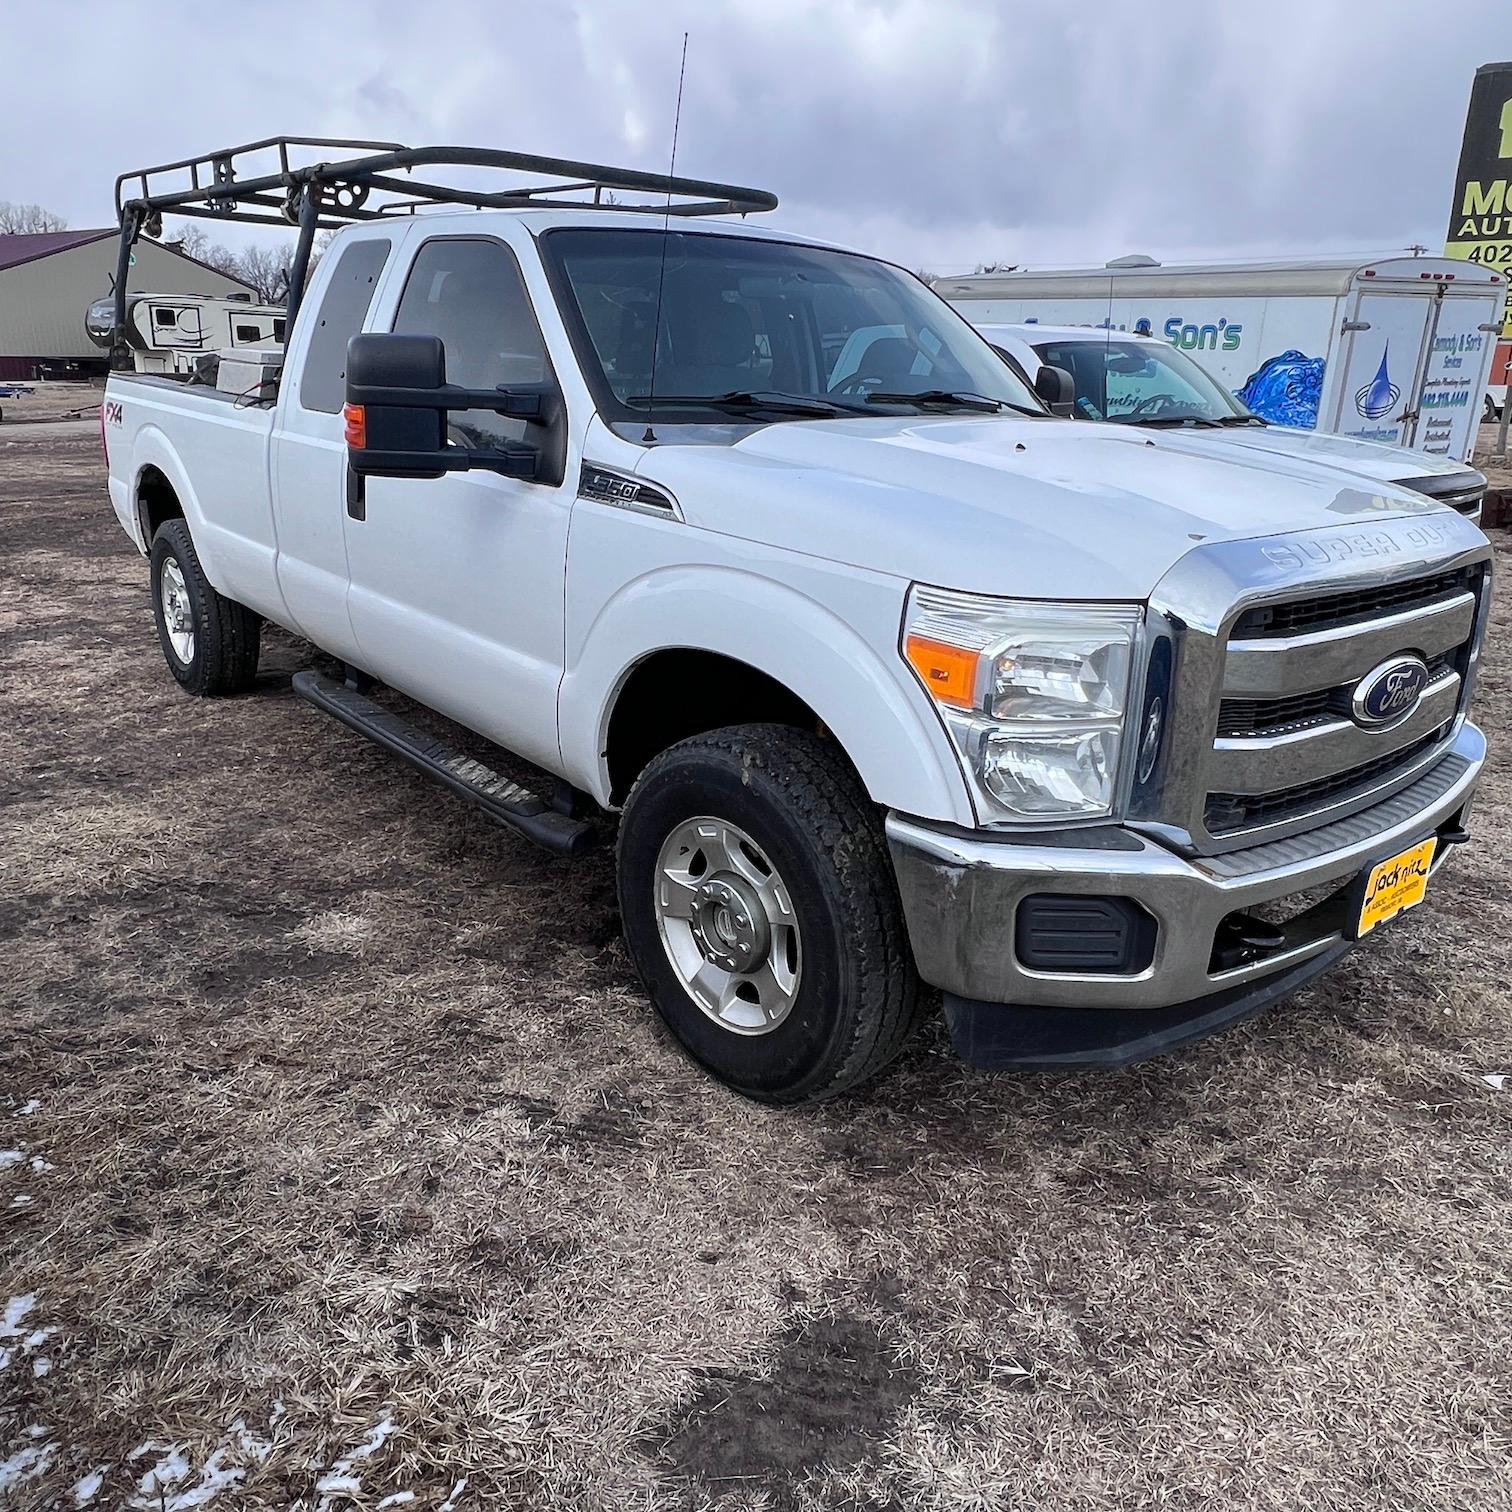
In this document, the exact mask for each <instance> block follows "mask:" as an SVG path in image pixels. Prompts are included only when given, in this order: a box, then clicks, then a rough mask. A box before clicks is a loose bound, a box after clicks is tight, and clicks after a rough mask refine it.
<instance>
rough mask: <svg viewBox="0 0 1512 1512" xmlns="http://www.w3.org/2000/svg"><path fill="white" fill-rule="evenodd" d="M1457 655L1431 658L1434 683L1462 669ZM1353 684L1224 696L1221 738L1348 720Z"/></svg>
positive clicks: (1430, 677)
mask: <svg viewBox="0 0 1512 1512" xmlns="http://www.w3.org/2000/svg"><path fill="white" fill-rule="evenodd" d="M1457 659H1458V658H1457V657H1456V656H1455V655H1453V654H1449V653H1445V654H1442V655H1439V656H1433V657H1429V658H1428V681H1429V685H1430V686H1431V685H1432V684H1433V683H1436V682H1437V681H1438V680H1439V678H1441V677H1443V676H1444V675H1445V674H1447V673H1449V672H1452V671H1457V670H1459V669H1458V667H1457V666H1456V665H1455V662H1456V661H1457ZM1353 693H1354V684H1353V683H1341V684H1339V685H1338V686H1336V687H1332V688H1317V689H1314V690H1313V691H1312V692H1310V693H1293V694H1290V695H1287V694H1283V695H1281V696H1280V697H1279V698H1225V699H1224V700H1223V702H1222V703H1221V704H1220V705H1219V706H1218V735H1219V738H1220V739H1222V738H1225V737H1226V738H1229V739H1242V738H1244V737H1245V736H1250V735H1287V734H1292V733H1294V732H1295V731H1297V730H1305V729H1308V728H1310V727H1312V726H1314V725H1319V724H1327V723H1328V721H1329V720H1330V719H1348V718H1349V701H1350V698H1351V696H1352V695H1353Z"/></svg>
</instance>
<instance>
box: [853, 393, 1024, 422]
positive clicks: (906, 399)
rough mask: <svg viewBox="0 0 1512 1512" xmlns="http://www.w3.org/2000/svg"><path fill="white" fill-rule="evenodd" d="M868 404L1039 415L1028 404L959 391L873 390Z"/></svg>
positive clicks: (989, 413) (990, 413)
mask: <svg viewBox="0 0 1512 1512" xmlns="http://www.w3.org/2000/svg"><path fill="white" fill-rule="evenodd" d="M866 402H867V403H868V404H916V405H919V406H921V407H922V406H923V405H926V404H928V405H950V406H951V407H952V408H954V409H964V410H979V411H980V412H981V413H983V414H987V415H995V414H996V413H997V412H998V411H999V410H1003V409H1011V410H1017V411H1018V413H1019V414H1021V415H1036V416H1037V415H1039V414H1040V411H1039V410H1036V409H1030V408H1029V406H1028V405H1027V404H1012V403H1010V402H1009V401H1008V400H1007V399H989V398H988V397H987V395H986V394H971V393H963V392H961V391H960V390H957V389H920V390H918V392H916V393H912V394H892V393H883V392H880V391H877V390H873V391H872V392H871V393H869V394H868V395H867V396H866Z"/></svg>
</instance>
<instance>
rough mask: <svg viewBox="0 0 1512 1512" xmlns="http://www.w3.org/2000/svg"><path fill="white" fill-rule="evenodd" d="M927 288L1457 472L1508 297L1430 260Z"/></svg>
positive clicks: (1116, 270)
mask: <svg viewBox="0 0 1512 1512" xmlns="http://www.w3.org/2000/svg"><path fill="white" fill-rule="evenodd" d="M934 288H935V291H936V292H937V293H939V294H941V295H943V296H944V298H946V299H947V300H949V301H950V303H951V304H953V305H954V306H955V307H956V308H957V309H958V310H959V311H960V312H961V313H962V314H963V315H965V316H966V318H967V319H968V320H970V321H971V322H972V323H973V324H974V325H978V326H980V325H985V324H1018V323H1025V322H1027V323H1030V324H1033V323H1035V322H1040V323H1043V324H1045V325H1059V326H1067V325H1079V326H1098V327H1106V328H1108V329H1111V330H1116V331H1128V332H1130V333H1132V334H1137V335H1147V336H1156V337H1163V338H1164V339H1165V340H1167V341H1169V342H1170V343H1171V344H1172V345H1173V346H1175V347H1177V348H1179V349H1180V350H1181V351H1183V352H1185V353H1187V354H1188V355H1189V356H1190V357H1193V358H1194V359H1196V361H1197V362H1199V363H1200V364H1201V365H1202V366H1203V367H1204V368H1206V369H1207V371H1208V372H1210V373H1211V374H1212V375H1213V377H1215V378H1216V379H1217V380H1218V381H1219V382H1220V383H1222V384H1223V385H1224V387H1225V388H1227V389H1229V390H1230V391H1231V392H1233V393H1235V394H1237V395H1238V396H1239V398H1241V399H1242V400H1243V401H1244V403H1245V404H1246V405H1247V406H1248V407H1249V409H1250V410H1251V411H1252V412H1253V413H1255V414H1257V415H1259V416H1261V417H1262V418H1263V419H1266V420H1271V421H1274V422H1275V423H1277V424H1279V425H1289V426H1296V427H1300V428H1302V429H1304V430H1311V429H1314V428H1316V429H1318V430H1324V431H1333V432H1336V433H1337V434H1339V435H1342V436H1351V437H1354V438H1356V439H1358V440H1362V441H1382V442H1385V443H1387V444H1388V445H1391V446H1405V447H1412V448H1414V449H1415V450H1417V451H1422V452H1428V453H1430V454H1433V455H1437V456H1444V457H1451V458H1454V459H1456V460H1466V459H1468V458H1469V456H1470V454H1471V451H1472V450H1473V448H1474V445H1475V433H1476V427H1477V425H1478V423H1479V421H1480V418H1481V415H1482V413H1483V410H1484V408H1485V406H1486V405H1487V403H1488V389H1487V379H1488V377H1489V374H1490V368H1491V357H1492V349H1493V347H1494V346H1495V343H1496V335H1497V332H1498V331H1499V330H1500V317H1501V304H1502V298H1503V295H1504V293H1505V290H1506V285H1505V282H1504V278H1503V275H1501V274H1499V273H1494V272H1492V271H1491V270H1490V269H1488V268H1484V267H1481V266H1479V265H1478V264H1475V263H1466V262H1460V261H1456V260H1451V259H1449V258H1439V257H1392V258H1384V259H1379V260H1377V261H1374V262H1362V261H1361V260H1360V259H1358V258H1340V259H1337V260H1332V261H1327V262H1268V263H1246V264H1235V263H1230V264H1216V263H1215V264H1210V265H1206V266H1196V265H1192V266H1181V267H1176V266H1172V267H1163V266H1161V265H1160V264H1159V263H1157V262H1155V261H1154V260H1153V259H1152V258H1145V257H1131V258H1120V259H1118V261H1117V262H1115V263H1110V264H1109V265H1108V266H1107V267H1103V268H1071V269H1061V270H1054V271H1052V270H1048V269H1047V270H1044V271H1039V272H1026V273H983V274H973V275H964V276H957V277H951V278H939V279H936V280H935V283H934ZM1495 402H1496V403H1498V404H1499V403H1500V402H1501V396H1500V395H1498V396H1496V398H1495Z"/></svg>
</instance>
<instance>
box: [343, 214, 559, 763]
mask: <svg viewBox="0 0 1512 1512" xmlns="http://www.w3.org/2000/svg"><path fill="white" fill-rule="evenodd" d="M393 329H394V330H395V331H399V332H404V333H410V334H413V333H423V334H426V335H434V336H439V337H440V338H441V340H442V343H443V344H444V346H445V349H446V376H447V381H448V382H451V383H456V384H461V385H463V386H464V387H467V388H473V389H481V388H494V387H496V386H498V385H500V384H503V385H509V384H512V383H514V384H526V383H530V384H539V383H543V382H544V383H550V382H553V381H554V375H553V373H552V370H551V364H550V361H549V359H548V357H547V354H546V346H545V343H544V341H543V340H542V337H541V331H540V326H539V324H538V323H537V321H536V317H535V311H534V309H533V307H532V305H531V302H530V296H529V294H528V293H527V291H526V288H525V284H524V281H523V279H522V278H521V276H520V269H519V264H518V262H517V261H516V259H515V256H514V253H513V252H512V251H511V250H510V248H509V247H508V246H506V245H505V244H504V243H503V242H501V241H498V240H496V239H494V238H492V237H488V236H437V237H433V238H431V239H429V240H427V241H424V242H422V243H421V244H420V248H419V251H418V252H417V253H416V255H415V260H414V263H413V264H412V266H411V267H410V269H409V272H408V275H407V276H406V278H405V281H404V287H403V291H402V293H401V294H400V297H399V301H398V307H397V310H396V312H395V316H394V322H393ZM536 429H537V428H536V427H527V425H526V423H525V422H523V421H521V420H513V419H505V418H504V417H502V416H500V415H496V414H494V413H492V412H491V411H480V410H470V411H467V412H465V413H458V414H453V415H451V416H449V439H450V440H452V441H453V442H455V443H457V444H458V445H462V446H469V447H488V446H491V445H494V444H496V443H497V441H499V440H501V439H507V440H514V441H520V440H524V441H531V440H534V439H535V436H534V434H533V432H534V431H535V430H536ZM575 493H576V489H575V488H570V487H565V486H557V485H547V484H541V483H530V482H525V481H523V480H521V479H517V478H506V477H502V476H500V475H499V474H497V473H491V472H481V471H475V472H458V473H448V474H446V475H445V476H444V477H441V478H424V479H412V478H376V477H370V478H368V479H367V480H366V487H365V508H364V510H363V511H360V513H362V514H363V516H364V517H363V518H356V517H354V514H353V512H351V511H347V512H345V532H346V547H347V564H348V569H349V571H350V574H351V588H350V591H349V595H348V600H347V603H348V609H349V612H350V615H351V621H352V628H353V631H354V633H355V635H356V638H357V644H358V648H359V652H360V664H361V665H362V667H363V668H364V669H365V670H367V671H369V672H371V673H373V674H375V675H376V676H378V677H380V678H381V679H382V680H383V681H384V682H387V683H390V684H392V685H393V686H394V687H396V688H398V689H400V690H401V691H402V692H405V693H408V694H409V695H410V696H412V697H414V698H416V699H418V700H420V701H422V702H424V703H426V704H429V705H430V706H431V707H433V708H435V709H438V710H440V711H441V712H442V713H443V714H446V715H448V716H449V717H450V718H452V719H455V720H457V721H458V722H459V723H461V724H464V725H466V726H468V727H469V728H471V729H474V730H477V731H479V732H480V733H482V734H484V735H486V736H488V737H489V739H491V740H494V741H496V742H498V743H499V744H500V745H502V746H505V747H507V748H508V749H509V750H511V751H515V752H518V753H519V754H520V755H521V756H524V757H525V758H526V759H527V760H530V761H534V762H536V763H538V764H541V765H545V766H548V767H555V766H557V764H558V749H557V734H556V696H557V687H558V684H559V683H560V681H561V677H562V637H563V615H564V600H565V569H566V561H567V527H568V521H569V519H570V517H571V511H572V503H573V498H574V495H575Z"/></svg>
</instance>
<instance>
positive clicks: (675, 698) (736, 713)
mask: <svg viewBox="0 0 1512 1512" xmlns="http://www.w3.org/2000/svg"><path fill="white" fill-rule="evenodd" d="M736 724H786V725H796V726H798V727H799V728H800V729H805V730H814V731H816V732H817V733H819V734H821V735H826V734H828V731H827V730H825V728H824V723H823V721H822V720H821V719H820V718H819V716H818V715H817V714H816V713H815V712H814V711H813V710H812V709H811V708H810V707H809V706H808V705H807V704H806V703H805V702H804V701H803V700H802V699H801V698H799V697H798V695H797V694H796V693H794V692H792V691H791V690H790V689H788V688H785V687H784V686H783V685H782V684H781V683H780V682H778V681H777V679H776V678H774V677H769V676H768V675H767V674H766V673H765V672H761V671H758V670H757V669H756V668H755V667H752V666H748V665H747V664H746V663H745V662H741V661H736V660H734V659H733V658H732V657H728V656H720V655H718V654H717V653H716V652H713V651H695V650H690V649H680V650H669V651H657V652H655V653H653V654H652V655H651V656H648V657H647V658H646V659H645V660H644V661H642V662H640V663H638V664H637V665H636V667H635V669H634V670H633V671H632V672H631V673H630V675H629V677H627V678H626V679H625V684H624V686H623V687H622V688H621V689H620V692H619V697H618V698H617V699H616V700H615V702H614V712H613V714H611V715H610V717H609V736H608V741H607V743H606V746H605V753H604V754H605V758H606V759H607V761H608V763H609V792H610V802H612V803H622V802H623V801H624V799H625V795H626V794H627V793H628V792H629V791H630V788H631V786H632V784H633V783H634V782H635V779H636V778H637V777H638V776H640V773H641V770H642V768H643V767H644V766H645V765H646V763H647V762H648V761H650V760H651V758H652V757H653V756H655V755H657V754H658V753H659V752H661V751H665V750H666V749H667V747H668V746H671V745H676V744H677V742H678V741H679V740H686V739H688V737H689V736H692V735H701V734H703V733H704V732H705V731H706V730H717V729H720V728H722V727H724V726H726V725H736Z"/></svg>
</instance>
